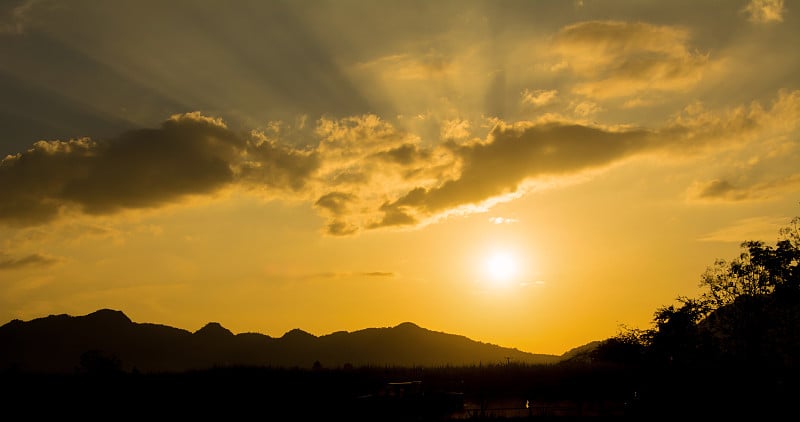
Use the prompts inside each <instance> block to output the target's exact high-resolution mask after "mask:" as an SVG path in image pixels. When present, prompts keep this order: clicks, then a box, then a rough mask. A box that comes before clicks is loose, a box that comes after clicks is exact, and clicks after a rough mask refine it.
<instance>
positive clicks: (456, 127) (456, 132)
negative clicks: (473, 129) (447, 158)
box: [441, 119, 470, 139]
mask: <svg viewBox="0 0 800 422" xmlns="http://www.w3.org/2000/svg"><path fill="white" fill-rule="evenodd" d="M469 128H470V123H469V120H465V119H452V120H445V121H444V122H442V129H441V137H442V139H464V138H468V137H469Z"/></svg>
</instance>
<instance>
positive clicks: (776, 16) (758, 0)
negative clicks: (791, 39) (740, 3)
mask: <svg viewBox="0 0 800 422" xmlns="http://www.w3.org/2000/svg"><path fill="white" fill-rule="evenodd" d="M785 10H786V9H784V8H783V0H750V1H749V2H748V3H747V5H746V6H745V7H744V9H742V11H743V12H744V13H746V14H747V17H748V20H749V21H751V22H755V23H772V22H783V14H784V12H785Z"/></svg>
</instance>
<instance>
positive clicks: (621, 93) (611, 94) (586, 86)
mask: <svg viewBox="0 0 800 422" xmlns="http://www.w3.org/2000/svg"><path fill="white" fill-rule="evenodd" d="M688 41H689V32H688V31H687V30H685V29H682V28H679V27H674V26H659V25H652V24H647V23H641V22H620V21H588V22H580V23H576V24H573V25H569V26H566V27H564V28H562V29H561V30H560V31H559V32H558V33H557V34H556V35H555V37H554V41H553V48H554V51H555V53H556V54H557V55H559V56H561V58H562V60H564V61H566V62H567V63H568V67H569V68H570V69H571V70H572V71H573V72H574V73H575V74H576V75H577V76H579V77H580V78H581V80H582V81H581V82H579V83H577V84H576V85H575V86H574V87H573V91H574V92H575V93H578V94H581V95H584V96H586V97H590V98H595V99H608V98H615V97H629V96H636V95H638V94H641V93H643V92H649V91H674V90H686V89H688V88H691V87H693V86H694V85H696V84H697V83H698V82H699V81H700V80H701V79H702V78H703V76H704V73H705V72H706V71H707V70H708V69H709V68H710V65H712V64H713V63H712V62H710V60H709V57H708V55H706V54H702V53H699V52H697V51H694V50H693V49H691V48H690V47H689V45H688Z"/></svg>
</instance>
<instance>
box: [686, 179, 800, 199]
mask: <svg viewBox="0 0 800 422" xmlns="http://www.w3.org/2000/svg"><path fill="white" fill-rule="evenodd" d="M798 188H800V173H798V174H793V175H790V176H786V177H782V178H778V179H772V180H767V181H761V182H755V183H750V184H745V185H741V186H739V185H736V186H735V185H733V184H731V183H730V182H728V181H727V180H720V179H714V180H710V181H707V182H695V183H694V184H693V185H692V186H691V187H689V190H688V196H689V199H691V200H697V201H704V202H740V201H760V200H766V199H770V198H774V197H776V196H778V195H781V194H784V193H787V192H795V191H797V190H798Z"/></svg>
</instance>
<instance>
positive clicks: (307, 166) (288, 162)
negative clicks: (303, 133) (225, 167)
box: [242, 141, 319, 191]
mask: <svg viewBox="0 0 800 422" xmlns="http://www.w3.org/2000/svg"><path fill="white" fill-rule="evenodd" d="M248 157H249V159H250V161H248V162H247V163H246V165H245V166H243V168H242V178H244V179H245V180H251V181H254V182H256V183H257V184H260V185H264V186H267V187H271V188H280V189H282V188H286V187H289V188H290V189H292V190H294V191H299V190H301V189H303V188H304V187H305V185H306V182H307V180H308V178H309V177H310V176H311V174H312V173H313V172H314V171H315V170H316V169H317V168H318V167H319V156H318V155H317V154H316V153H315V152H313V151H302V150H297V149H293V148H290V147H287V146H283V145H279V144H278V143H277V142H275V141H264V142H261V143H259V144H257V145H252V146H251V147H250V148H248Z"/></svg>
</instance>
